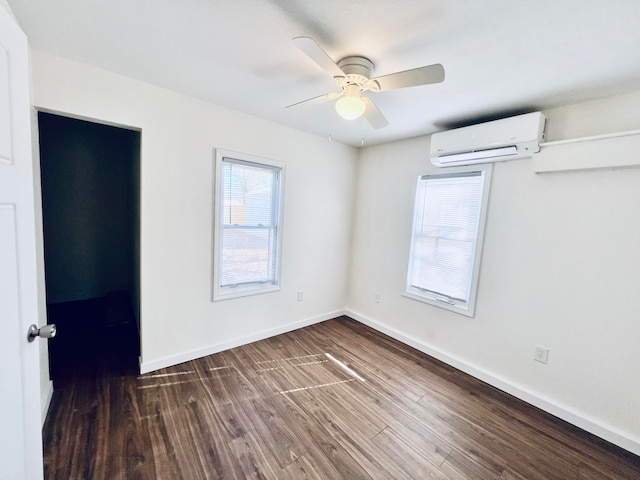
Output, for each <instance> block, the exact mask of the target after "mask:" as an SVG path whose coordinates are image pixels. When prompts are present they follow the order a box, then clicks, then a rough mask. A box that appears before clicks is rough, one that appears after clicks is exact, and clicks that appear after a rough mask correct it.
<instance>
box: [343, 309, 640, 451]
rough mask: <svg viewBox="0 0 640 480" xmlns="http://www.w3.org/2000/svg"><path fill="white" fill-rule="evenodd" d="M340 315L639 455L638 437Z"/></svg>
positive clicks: (397, 335)
mask: <svg viewBox="0 0 640 480" xmlns="http://www.w3.org/2000/svg"><path fill="white" fill-rule="evenodd" d="M344 315H347V316H349V317H351V318H352V319H354V320H357V321H358V322H360V323H362V324H364V325H367V326H369V327H371V328H373V329H374V330H377V331H379V332H381V333H384V334H386V335H389V336H390V337H392V338H394V339H396V340H398V341H400V342H402V343H404V344H406V345H409V346H410V347H413V348H415V349H416V350H419V351H421V352H422V353H425V354H427V355H429V356H431V357H434V358H436V359H438V360H440V361H441V362H444V363H446V364H447V365H450V366H452V367H454V368H457V369H458V370H461V371H463V372H464V373H467V374H469V375H471V376H472V377H475V378H477V379H479V380H481V381H483V382H485V383H487V384H489V385H491V386H493V387H495V388H497V389H499V390H502V391H503V392H506V393H508V394H510V395H513V396H514V397H516V398H519V399H520V400H523V401H524V402H527V403H528V404H530V405H533V406H534V407H537V408H539V409H541V410H544V411H545V412H547V413H550V414H551V415H553V416H555V417H558V418H560V419H562V420H565V421H567V422H569V423H571V424H572V425H575V426H577V427H579V428H581V429H583V430H585V431H587V432H589V433H592V434H594V435H596V436H598V437H600V438H603V439H604V440H606V441H608V442H611V443H613V444H615V445H618V446H619V447H621V448H624V449H625V450H628V451H630V452H632V453H634V454H636V455H640V439H634V438H630V437H628V436H626V435H624V434H623V433H621V432H619V431H617V430H616V429H615V428H611V427H609V426H607V425H603V424H601V423H599V422H596V421H594V420H591V419H590V418H588V417H585V416H584V415H582V414H580V413H578V412H576V411H574V410H572V409H570V408H567V407H565V406H563V405H560V404H558V403H557V402H554V401H553V400H550V399H548V398H545V397H544V396H541V395H540V394H538V393H536V392H532V391H530V390H528V389H526V388H523V387H521V386H519V385H517V384H513V383H511V382H509V381H508V380H506V379H503V378H500V377H497V376H495V375H493V374H492V373H491V372H488V371H485V370H483V369H480V368H477V367H474V366H473V365H470V364H468V363H466V362H464V361H463V360H460V359H458V358H455V357H452V356H450V355H447V354H446V353H444V352H441V351H439V350H435V349H433V348H431V347H429V346H428V345H426V344H424V343H422V342H420V341H418V340H416V339H415V338H413V337H410V336H407V335H405V334H403V333H402V332H399V331H397V330H394V329H392V328H389V327H387V326H385V325H383V324H382V323H379V322H377V321H375V320H373V319H371V318H369V317H367V316H365V315H362V314H360V313H357V312H354V311H353V310H349V309H348V308H347V309H346V310H345V312H344Z"/></svg>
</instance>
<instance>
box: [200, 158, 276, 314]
mask: <svg viewBox="0 0 640 480" xmlns="http://www.w3.org/2000/svg"><path fill="white" fill-rule="evenodd" d="M225 159H228V160H232V161H235V162H236V163H238V164H242V163H244V164H248V165H251V166H256V167H263V168H265V169H269V170H276V171H278V185H277V187H276V188H277V191H276V198H275V199H274V204H275V205H274V209H276V210H277V211H276V213H275V215H274V217H275V220H276V223H275V228H276V247H275V249H274V253H275V257H276V258H275V261H274V264H275V265H274V281H273V282H253V283H247V284H243V285H237V286H221V285H220V281H221V271H220V268H221V266H222V261H221V256H222V244H223V240H222V238H223V235H224V231H225V228H224V211H223V209H224V199H223V198H222V195H223V192H224V188H223V184H222V182H223V180H224V165H225ZM227 163H228V162H227ZM284 185H285V164H284V163H282V162H278V161H276V160H272V159H267V158H263V157H258V156H255V155H249V154H245V153H240V152H234V151H231V150H225V149H220V148H218V149H216V150H215V177H214V195H213V206H214V208H213V212H214V215H213V224H214V232H213V236H214V239H213V262H212V263H213V267H212V268H213V285H212V287H213V288H212V290H213V292H212V298H213V301H214V302H216V301H220V300H228V299H232V298H239V297H246V296H249V295H259V294H263V293H269V292H276V291H279V290H280V289H281V284H282V279H281V272H282V268H281V266H282V243H283V233H284V229H283V219H284Z"/></svg>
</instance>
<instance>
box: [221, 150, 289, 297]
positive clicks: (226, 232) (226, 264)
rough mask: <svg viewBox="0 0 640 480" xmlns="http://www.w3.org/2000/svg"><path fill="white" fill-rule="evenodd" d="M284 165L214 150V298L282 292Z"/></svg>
mask: <svg viewBox="0 0 640 480" xmlns="http://www.w3.org/2000/svg"><path fill="white" fill-rule="evenodd" d="M283 175H284V166H283V165H282V164H280V163H278V162H274V161H271V160H265V159H261V158H256V157H252V156H249V155H244V154H239V153H234V152H228V151H224V150H217V151H216V193H215V241H214V268H213V271H214V275H213V278H214V289H213V299H214V301H216V300H224V299H227V298H235V297H240V296H245V295H253V294H258V293H266V292H272V291H276V290H279V289H280V278H279V277H280V274H279V272H280V245H281V242H282V208H281V205H282V189H283Z"/></svg>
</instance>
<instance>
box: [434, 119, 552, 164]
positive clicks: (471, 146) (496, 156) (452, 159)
mask: <svg viewBox="0 0 640 480" xmlns="http://www.w3.org/2000/svg"><path fill="white" fill-rule="evenodd" d="M544 122H545V118H544V115H543V114H542V113H540V112H534V113H527V114H524V115H518V116H516V117H510V118H503V119H501V120H495V121H493V122H486V123H480V124H478V125H471V126H469V127H462V128H456V129H455V130H448V131H446V132H439V133H434V134H433V135H432V136H431V163H433V164H434V165H435V166H437V167H450V166H457V165H471V164H474V163H491V162H503V161H506V160H516V159H518V158H527V157H531V156H532V155H533V154H534V153H537V152H539V151H540V142H542V140H543V136H544Z"/></svg>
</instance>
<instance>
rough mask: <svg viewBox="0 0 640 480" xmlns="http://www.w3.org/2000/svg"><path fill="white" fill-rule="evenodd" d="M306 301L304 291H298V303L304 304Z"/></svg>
mask: <svg viewBox="0 0 640 480" xmlns="http://www.w3.org/2000/svg"><path fill="white" fill-rule="evenodd" d="M303 300H304V290H298V301H299V302H302V301H303Z"/></svg>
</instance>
